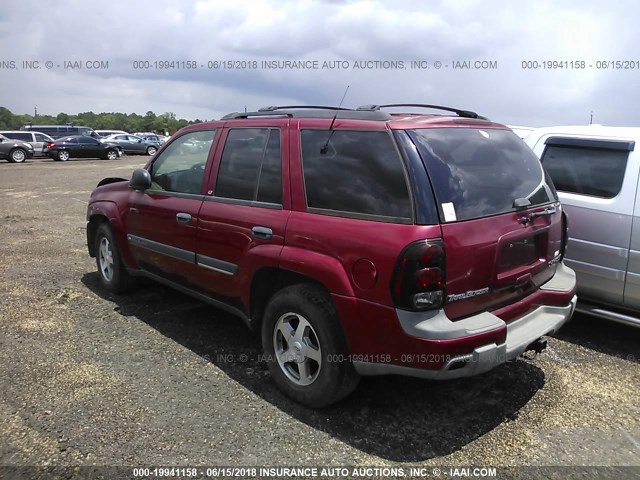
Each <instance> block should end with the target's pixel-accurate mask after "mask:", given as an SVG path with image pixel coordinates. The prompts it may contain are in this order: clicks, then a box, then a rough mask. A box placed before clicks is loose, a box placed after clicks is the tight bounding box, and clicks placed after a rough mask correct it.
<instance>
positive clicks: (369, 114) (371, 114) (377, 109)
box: [222, 103, 487, 121]
mask: <svg viewBox="0 0 640 480" xmlns="http://www.w3.org/2000/svg"><path fill="white" fill-rule="evenodd" d="M398 107H409V108H426V109H431V110H444V111H447V112H452V113H455V114H456V115H457V116H459V117H465V118H479V119H481V120H487V118H485V117H482V116H480V115H478V114H477V113H476V112H472V111H470V110H461V109H459V108H453V107H445V106H442V105H429V104H422V103H392V104H386V105H361V106H359V107H358V108H357V109H352V108H344V107H331V106H325V105H287V106H269V107H262V108H260V109H258V111H257V112H244V113H239V112H233V113H229V114H228V115H225V116H224V117H222V120H228V119H236V118H248V117H260V116H269V115H284V116H288V117H297V118H333V117H334V116H335V117H336V118H352V119H358V120H383V121H384V120H391V119H392V118H393V115H392V114H389V113H386V112H384V111H382V109H383V108H398ZM396 115H397V114H396ZM416 115H417V114H416Z"/></svg>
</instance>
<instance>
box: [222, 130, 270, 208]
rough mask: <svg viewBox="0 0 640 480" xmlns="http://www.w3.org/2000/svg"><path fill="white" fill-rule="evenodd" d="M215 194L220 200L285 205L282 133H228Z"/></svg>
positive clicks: (234, 131) (248, 131)
mask: <svg viewBox="0 0 640 480" xmlns="http://www.w3.org/2000/svg"><path fill="white" fill-rule="evenodd" d="M215 194H216V196H217V197H225V198H235V199H239V200H249V201H258V202H268V203H275V204H280V203H282V155H281V153H280V130H279V129H276V128H235V129H231V130H229V134H228V135H227V141H226V143H225V146H224V151H223V152H222V159H221V160H220V168H219V170H218V178H217V181H216V189H215Z"/></svg>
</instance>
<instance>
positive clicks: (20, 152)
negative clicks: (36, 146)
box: [0, 134, 34, 163]
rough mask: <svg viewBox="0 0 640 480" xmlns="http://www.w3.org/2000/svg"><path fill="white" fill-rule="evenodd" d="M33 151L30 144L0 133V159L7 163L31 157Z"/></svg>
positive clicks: (18, 161) (23, 160) (19, 161)
mask: <svg viewBox="0 0 640 480" xmlns="http://www.w3.org/2000/svg"><path fill="white" fill-rule="evenodd" d="M33 153H34V152H33V147H32V146H31V144H29V143H25V142H21V141H19V140H12V139H10V138H7V137H5V136H4V135H1V134H0V159H4V160H6V161H8V162H9V163H23V162H25V161H27V160H28V159H29V158H31V157H33Z"/></svg>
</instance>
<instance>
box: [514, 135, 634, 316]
mask: <svg viewBox="0 0 640 480" xmlns="http://www.w3.org/2000/svg"><path fill="white" fill-rule="evenodd" d="M525 142H526V143H527V144H528V145H529V146H530V147H531V148H532V149H533V151H534V152H535V153H536V154H537V155H538V156H539V157H540V160H541V161H542V165H543V166H544V167H545V169H546V171H547V172H549V175H550V176H551V178H552V179H553V183H554V184H555V186H556V188H557V189H558V195H559V197H560V200H561V202H562V204H563V205H564V208H565V209H566V212H567V215H568V217H569V222H570V229H569V245H568V247H567V257H566V262H567V265H569V266H571V268H573V269H574V270H575V271H576V274H577V277H578V298H579V300H580V301H579V303H578V309H580V310H581V311H584V312H588V313H591V314H595V315H598V316H600V317H604V318H607V319H610V320H615V321H618V322H622V323H626V324H630V325H636V326H640V189H638V175H639V174H640V152H638V149H636V148H635V147H636V146H638V145H640V128H629V127H603V126H599V125H588V126H573V127H571V126H564V127H563V126H560V127H549V128H540V129H537V130H534V131H533V132H532V133H530V134H529V135H528V136H527V137H526V138H525Z"/></svg>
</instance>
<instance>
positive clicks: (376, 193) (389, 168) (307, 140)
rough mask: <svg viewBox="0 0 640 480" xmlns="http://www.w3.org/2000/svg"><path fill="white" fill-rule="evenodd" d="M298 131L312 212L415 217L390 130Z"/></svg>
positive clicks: (374, 217) (381, 217)
mask: <svg viewBox="0 0 640 480" xmlns="http://www.w3.org/2000/svg"><path fill="white" fill-rule="evenodd" d="M300 135H301V143H302V166H303V173H304V184H305V190H306V199H307V207H308V209H309V211H311V212H314V213H324V214H330V215H331V214H333V215H341V216H352V217H354V218H364V219H372V220H384V221H399V222H401V223H409V222H410V221H411V218H412V203H411V197H410V195H409V188H408V186H407V180H406V175H405V171H404V167H403V164H402V159H401V158H400V155H399V153H398V150H397V149H396V147H395V143H394V141H393V138H392V137H391V135H390V134H389V133H388V132H386V131H353V130H334V131H333V132H331V131H329V130H302V131H301V132H300ZM327 142H328V144H327ZM325 147H326V148H325Z"/></svg>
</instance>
